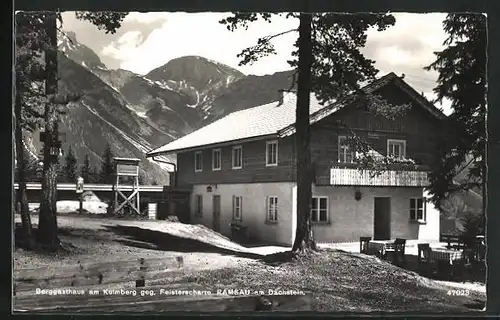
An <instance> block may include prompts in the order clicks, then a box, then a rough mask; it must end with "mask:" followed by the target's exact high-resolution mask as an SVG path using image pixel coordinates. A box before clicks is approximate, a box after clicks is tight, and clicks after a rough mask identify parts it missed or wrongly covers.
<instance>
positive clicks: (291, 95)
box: [278, 89, 297, 105]
mask: <svg viewBox="0 0 500 320" xmlns="http://www.w3.org/2000/svg"><path fill="white" fill-rule="evenodd" d="M278 92H280V93H281V94H280V97H279V104H278V105H282V104H283V103H284V102H285V101H289V100H290V99H292V100H293V99H295V96H296V94H297V92H296V91H295V90H293V89H280V90H278Z"/></svg>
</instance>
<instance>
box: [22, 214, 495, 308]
mask: <svg viewBox="0 0 500 320" xmlns="http://www.w3.org/2000/svg"><path fill="white" fill-rule="evenodd" d="M15 220H16V222H20V217H19V216H17V217H16V219H15ZM37 220H38V219H37V218H35V217H34V218H33V222H37ZM58 225H59V230H60V238H61V241H62V242H63V244H64V248H65V250H64V251H63V252H61V253H57V254H41V253H36V252H29V251H23V250H21V249H17V250H16V251H15V253H14V268H37V267H44V266H49V265H50V266H51V267H53V266H57V265H61V266H63V265H68V264H74V263H76V262H77V261H82V262H86V263H88V262H105V261H120V260H130V259H135V258H162V257H173V256H179V255H182V256H183V258H184V267H185V269H186V270H187V271H196V272H194V273H193V272H186V275H185V276H184V277H181V278H178V279H165V281H166V282H169V283H172V282H173V281H175V282H176V283H180V284H186V285H189V284H196V285H201V286H204V287H206V288H207V289H209V290H214V291H215V290H216V289H222V288H224V289H227V288H234V289H253V290H263V291H267V290H269V289H274V290H299V291H302V292H304V294H305V295H308V296H310V297H312V298H313V301H314V302H313V310H317V311H346V310H352V311H450V312H460V311H470V310H478V309H479V310H480V309H482V307H483V306H484V302H485V300H486V295H485V293H484V292H480V291H481V290H472V289H470V290H471V292H470V295H469V296H467V297H463V296H462V297H460V296H450V295H448V294H447V292H448V290H450V289H453V288H455V287H456V286H455V287H452V286H451V285H452V284H450V283H447V282H444V281H434V280H430V279H427V278H424V277H421V276H419V275H418V274H416V273H414V272H410V271H407V270H404V269H401V268H398V267H395V266H393V265H391V264H390V263H387V262H385V261H381V260H379V259H377V258H375V257H373V256H366V255H359V254H356V253H350V252H342V251H337V250H324V251H322V252H320V253H318V254H315V255H313V256H312V257H310V258H309V259H302V258H300V259H298V260H294V261H285V262H284V263H275V264H274V265H270V264H268V263H264V262H262V261H261V260H260V258H261V257H262V255H263V254H267V253H271V252H279V251H283V250H286V249H287V248H281V247H261V248H252V249H248V248H245V247H242V246H240V245H238V244H235V243H233V242H231V241H230V240H229V239H228V238H226V237H224V236H221V235H220V234H218V233H215V232H213V231H211V230H210V229H208V228H205V227H202V226H193V225H184V224H181V223H175V222H166V221H130V220H118V219H105V218H90V217H73V216H59V217H58ZM209 244H211V245H209ZM259 251H260V252H259ZM158 284H161V281H160V282H159V283H158Z"/></svg>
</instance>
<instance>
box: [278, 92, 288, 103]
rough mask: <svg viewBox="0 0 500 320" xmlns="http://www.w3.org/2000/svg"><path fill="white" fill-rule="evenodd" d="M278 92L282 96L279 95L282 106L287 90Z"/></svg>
mask: <svg viewBox="0 0 500 320" xmlns="http://www.w3.org/2000/svg"><path fill="white" fill-rule="evenodd" d="M278 92H279V94H280V95H279V100H278V101H279V103H278V105H279V106H281V105H282V104H283V101H284V99H285V94H286V90H285V89H279V90H278Z"/></svg>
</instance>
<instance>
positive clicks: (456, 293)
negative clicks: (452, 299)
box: [448, 289, 470, 296]
mask: <svg viewBox="0 0 500 320" xmlns="http://www.w3.org/2000/svg"><path fill="white" fill-rule="evenodd" d="M469 294H470V292H469V290H465V289H459V290H448V295H449V296H468V295H469Z"/></svg>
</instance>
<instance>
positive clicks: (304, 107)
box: [292, 13, 316, 252]
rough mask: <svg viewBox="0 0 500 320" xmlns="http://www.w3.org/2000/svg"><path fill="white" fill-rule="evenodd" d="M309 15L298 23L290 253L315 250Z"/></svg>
mask: <svg viewBox="0 0 500 320" xmlns="http://www.w3.org/2000/svg"><path fill="white" fill-rule="evenodd" d="M311 25H312V15H311V14H305V13H302V14H301V15H300V26H299V63H298V68H299V70H298V72H299V75H298V80H297V108H296V120H295V128H296V133H295V145H296V152H297V229H296V233H295V242H294V244H293V247H292V251H293V252H297V251H309V250H314V249H316V245H315V243H314V239H313V234H312V228H311V197H312V182H313V181H312V170H311V149H310V140H311V137H310V126H309V103H310V97H309V95H310V92H311V65H312V41H311Z"/></svg>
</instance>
